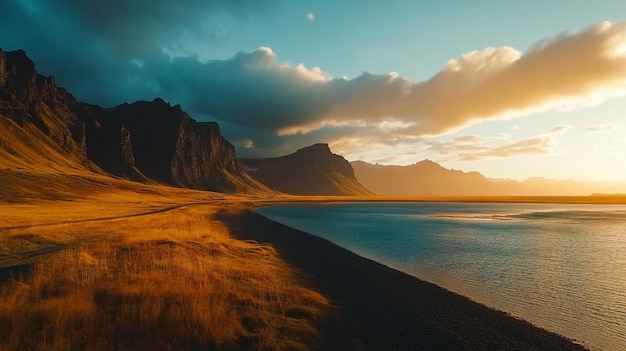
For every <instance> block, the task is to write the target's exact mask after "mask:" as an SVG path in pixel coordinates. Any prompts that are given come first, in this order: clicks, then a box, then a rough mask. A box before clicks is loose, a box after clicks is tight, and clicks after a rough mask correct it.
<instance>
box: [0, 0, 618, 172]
mask: <svg viewBox="0 0 626 351" xmlns="http://www.w3.org/2000/svg"><path fill="white" fill-rule="evenodd" d="M183 3H184V5H183ZM0 48H3V49H4V50H15V49H20V48H22V49H24V50H26V52H27V54H28V55H29V56H30V57H31V58H32V59H33V60H34V61H35V63H36V64H37V68H38V70H39V72H40V73H42V74H44V75H54V76H55V77H56V79H57V82H58V83H59V84H60V85H61V86H64V87H66V88H67V89H68V90H69V91H70V92H72V93H74V95H75V96H76V97H77V98H78V99H80V100H83V101H85V102H90V103H95V104H100V105H103V106H113V105H117V104H120V103H123V102H132V101H135V100H138V99H141V100H152V99H154V98H155V97H162V98H163V99H165V100H166V101H168V102H169V103H171V104H172V105H175V104H180V105H182V108H183V109H184V110H186V111H187V112H188V113H189V114H190V115H191V116H192V117H193V118H195V119H197V120H200V121H209V120H211V121H217V122H219V123H220V126H221V128H222V132H223V134H224V135H225V137H226V138H227V139H229V140H230V141H231V142H232V143H233V144H235V146H236V148H237V152H238V154H239V155H240V156H245V157H262V156H276V155H281V154H286V153H291V152H293V151H295V150H296V149H297V148H300V147H303V146H307V145H310V144H312V143H316V142H328V143H329V144H330V146H331V149H332V150H333V151H334V152H335V153H338V154H342V155H343V156H345V157H346V158H347V159H349V160H358V159H361V160H364V161H368V162H372V163H382V164H399V165H405V164H411V163H414V162H417V161H420V160H422V159H431V160H434V161H436V162H439V163H440V164H442V165H443V166H444V167H448V168H454V169H462V170H466V171H470V170H476V171H479V172H481V173H483V174H484V175H486V176H488V177H498V178H513V179H518V180H523V179H525V178H528V177H532V176H542V177H548V178H558V179H569V178H573V179H577V180H626V151H625V150H626V6H625V5H624V2H623V0H596V1H588V0H585V1H582V0H550V1H539V0H527V1H515V2H513V1H495V0H492V1H486V0H476V1H438V2H435V1H409V0H406V1H400V0H398V1H390V2H383V1H363V0H361V1H357V0H354V1H353V0H333V1H286V0H285V1H281V0H273V1H251V0H250V1H245V0H231V1H228V0H221V1H219V0H214V1H207V0H192V1H185V2H181V1H169V0H150V1H148V0H139V1H125V0H113V1H99V2H96V1H83V0H52V1H51V0H23V1H18V0H4V1H0Z"/></svg>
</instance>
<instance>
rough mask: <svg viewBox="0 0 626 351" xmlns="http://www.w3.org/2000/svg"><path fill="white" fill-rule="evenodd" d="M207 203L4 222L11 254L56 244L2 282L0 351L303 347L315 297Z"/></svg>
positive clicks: (315, 313) (320, 309) (4, 242)
mask: <svg viewBox="0 0 626 351" xmlns="http://www.w3.org/2000/svg"><path fill="white" fill-rule="evenodd" d="M216 211H218V208H217V207H216V206H214V205H196V206H189V207H182V208H179V209H175V210H172V211H167V212H163V213H155V214H151V215H145V216H139V217H130V218H122V219H113V220H107V221H95V222H83V223H71V224H58V225H51V226H38V227H30V228H23V229H11V230H5V232H4V233H3V236H2V239H1V240H0V249H1V250H2V253H3V254H8V255H13V256H12V257H14V258H15V257H20V255H22V256H24V253H33V252H37V250H42V249H46V248H48V247H54V245H59V246H61V245H65V246H63V248H64V249H63V250H62V251H60V252H57V253H55V254H52V255H48V256H47V258H46V259H43V260H39V261H38V262H37V263H36V265H35V269H34V273H33V274H32V275H30V276H28V277H25V278H20V279H14V280H12V281H10V282H8V283H5V284H3V285H2V286H1V287H0V349H2V350H22V349H46V350H68V349H88V350H110V349H134V350H154V349H216V348H225V349H239V348H245V349H272V350H273V349H307V348H310V347H311V345H314V344H315V341H316V339H317V338H318V337H319V335H318V332H317V330H316V325H315V323H316V321H317V320H318V319H319V318H320V317H321V316H322V314H323V313H324V308H325V306H326V305H327V302H326V300H325V299H324V297H322V296H321V295H319V294H318V293H316V292H314V291H311V290H308V289H306V288H304V287H302V286H300V284H299V281H298V279H297V275H296V272H294V271H293V270H292V269H291V268H290V267H289V266H287V265H286V264H285V263H284V262H282V261H281V260H280V259H279V258H278V256H277V254H276V252H275V251H274V249H273V248H272V247H270V246H266V245H260V244H257V243H254V242H244V241H240V240H235V239H232V238H231V237H230V235H229V233H228V230H227V228H226V227H225V226H224V225H223V224H222V223H221V222H219V221H217V220H215V219H213V217H212V216H213V215H214V214H215V213H216ZM38 245H39V247H38Z"/></svg>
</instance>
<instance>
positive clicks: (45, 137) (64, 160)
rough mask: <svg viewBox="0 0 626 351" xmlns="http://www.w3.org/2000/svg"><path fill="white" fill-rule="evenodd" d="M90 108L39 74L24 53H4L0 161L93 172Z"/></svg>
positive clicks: (0, 54) (0, 78)
mask: <svg viewBox="0 0 626 351" xmlns="http://www.w3.org/2000/svg"><path fill="white" fill-rule="evenodd" d="M86 113H87V110H86V107H85V106H84V105H83V104H82V103H80V102H78V101H77V100H76V99H75V98H74V97H73V96H72V95H71V94H70V93H68V92H67V91H66V90H65V89H63V88H60V87H58V86H57V85H56V82H55V80H54V77H44V76H42V75H39V74H37V71H36V70H35V64H34V63H33V61H31V60H30V58H28V56H27V55H26V53H25V52H24V51H23V50H17V51H10V52H5V51H3V50H1V49H0V125H1V126H2V131H3V133H2V135H1V136H2V137H1V138H0V163H2V164H4V166H6V167H10V166H18V167H32V166H33V165H37V166H41V167H47V168H49V169H50V168H51V169H54V168H59V167H60V168H64V167H68V166H69V167H71V168H85V167H86V168H88V169H92V170H95V168H94V167H93V164H92V163H91V162H89V160H88V159H87V155H86V148H85V141H86V135H85V124H84V123H83V122H82V117H83V116H84V115H85V114H86Z"/></svg>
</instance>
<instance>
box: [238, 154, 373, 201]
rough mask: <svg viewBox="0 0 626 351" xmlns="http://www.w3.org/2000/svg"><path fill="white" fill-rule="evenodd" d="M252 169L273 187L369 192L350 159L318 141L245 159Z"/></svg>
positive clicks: (299, 190)
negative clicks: (283, 152) (278, 153)
mask: <svg viewBox="0 0 626 351" xmlns="http://www.w3.org/2000/svg"><path fill="white" fill-rule="evenodd" d="M241 161H242V162H243V164H245V166H246V167H247V170H248V172H249V173H250V174H251V175H252V176H253V177H254V178H256V179H257V180H259V181H260V182H262V183H263V184H265V185H267V186H268V187H270V188H272V189H276V190H279V191H281V192H284V193H288V194H295V195H368V194H371V193H370V192H369V191H368V190H367V189H365V188H364V187H363V186H362V185H361V184H359V182H358V181H357V180H356V178H355V177H354V171H353V169H352V167H351V166H350V163H349V162H348V161H346V160H345V159H344V158H343V157H341V156H339V155H335V154H333V153H332V152H331V151H330V148H329V147H328V144H315V145H312V146H309V147H306V148H302V149H299V150H298V151H296V152H295V153H293V154H290V155H286V156H282V157H276V158H259V159H250V158H247V159H241Z"/></svg>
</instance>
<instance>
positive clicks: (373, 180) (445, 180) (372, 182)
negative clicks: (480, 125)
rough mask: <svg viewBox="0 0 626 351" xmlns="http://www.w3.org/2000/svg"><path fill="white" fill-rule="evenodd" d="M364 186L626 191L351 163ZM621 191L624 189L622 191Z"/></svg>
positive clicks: (427, 164)
mask: <svg viewBox="0 0 626 351" xmlns="http://www.w3.org/2000/svg"><path fill="white" fill-rule="evenodd" d="M351 164H352V168H354V172H355V175H356V178H357V179H358V180H359V182H360V183H361V184H363V186H365V187H366V188H367V189H369V190H370V191H372V192H374V193H376V194H379V195H390V196H516V195H518V196H573V195H579V196H584V195H590V194H593V193H614V192H616V191H618V192H624V190H626V183H624V182H606V183H603V182H576V181H573V180H554V179H545V178H529V179H527V180H525V181H523V182H518V181H516V180H511V179H497V178H496V179H494V178H486V177H485V176H484V175H482V174H480V173H478V172H463V171H459V170H453V169H447V168H444V167H442V166H441V165H439V164H438V163H436V162H433V161H430V160H424V161H420V162H417V163H415V164H412V165H408V166H383V165H379V164H370V163H367V162H363V161H354V162H352V163H351ZM620 189H621V190H620Z"/></svg>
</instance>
